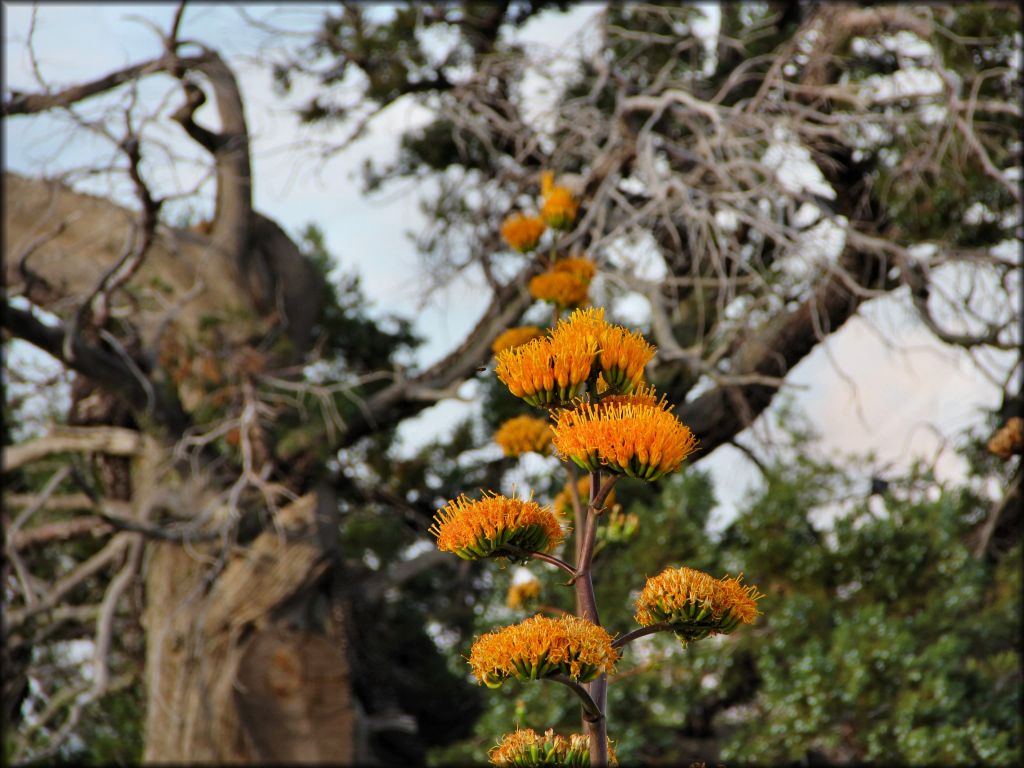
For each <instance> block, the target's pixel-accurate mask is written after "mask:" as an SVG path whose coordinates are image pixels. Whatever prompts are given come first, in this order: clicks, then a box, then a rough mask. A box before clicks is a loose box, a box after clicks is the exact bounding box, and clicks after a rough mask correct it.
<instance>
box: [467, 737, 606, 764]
mask: <svg viewBox="0 0 1024 768" xmlns="http://www.w3.org/2000/svg"><path fill="white" fill-rule="evenodd" d="M487 756H488V757H489V758H490V761H491V765H499V766H503V767H507V768H513V767H514V768H535V767H538V768H539V766H550V767H551V768H589V766H590V739H589V738H588V737H587V736H586V735H584V734H582V733H574V734H572V735H570V736H568V737H565V736H559V735H558V734H556V733H555V732H554V730H553V729H550V728H549V729H548V730H546V731H544V733H543V734H539V733H537V732H536V731H534V730H533V729H532V728H526V729H522V730H516V732H515V733H508V734H506V735H505V737H504V738H503V739H502V740H501V743H500V744H498V746H496V747H494V749H492V750H491V751H490V752H489V753H488V754H487ZM618 764H619V760H618V757H617V756H616V755H615V748H614V747H613V746H612V741H611V739H608V765H609V766H611V767H612V768H614V766H617V765H618Z"/></svg>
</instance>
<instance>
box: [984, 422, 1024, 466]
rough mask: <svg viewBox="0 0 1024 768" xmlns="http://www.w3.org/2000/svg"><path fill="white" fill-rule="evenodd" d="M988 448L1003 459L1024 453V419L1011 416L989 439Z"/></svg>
mask: <svg viewBox="0 0 1024 768" xmlns="http://www.w3.org/2000/svg"><path fill="white" fill-rule="evenodd" d="M988 450H989V452H990V453H993V454H995V455H996V456H998V457H999V458H1001V459H1009V458H1010V457H1011V456H1013V454H1015V453H1024V419H1022V418H1021V417H1020V416H1013V417H1011V418H1010V419H1009V420H1008V421H1007V422H1006V423H1005V424H1004V425H1003V426H1002V427H1001V428H1000V430H999V431H998V432H996V433H995V434H994V435H993V436H992V439H991V440H989V441H988Z"/></svg>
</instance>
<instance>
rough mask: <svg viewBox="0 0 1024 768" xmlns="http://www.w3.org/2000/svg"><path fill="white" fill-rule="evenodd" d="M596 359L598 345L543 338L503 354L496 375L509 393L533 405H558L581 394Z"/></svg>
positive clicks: (499, 356)
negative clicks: (580, 391)
mask: <svg viewBox="0 0 1024 768" xmlns="http://www.w3.org/2000/svg"><path fill="white" fill-rule="evenodd" d="M596 357H597V342H596V341H593V342H591V341H590V340H588V339H587V338H580V337H574V338H565V339H560V340H558V341H557V342H556V341H554V340H553V339H549V338H539V339H534V340H533V341H530V342H528V343H526V344H523V345H522V346H519V347H516V348H514V349H506V350H503V351H502V352H499V353H498V355H497V363H496V364H495V366H494V372H495V373H496V374H497V376H498V378H499V379H500V380H501V382H502V383H503V384H504V385H505V386H507V387H508V389H509V392H511V393H512V394H513V395H515V396H516V397H519V398H522V399H523V400H525V401H526V402H528V403H529V404H530V405H536V406H549V405H553V404H555V405H557V404H558V403H564V402H568V401H570V400H572V399H573V398H574V397H576V395H577V394H579V390H580V387H581V386H582V384H583V383H584V382H586V380H587V378H589V376H590V370H591V368H592V366H593V364H594V360H595V359H596Z"/></svg>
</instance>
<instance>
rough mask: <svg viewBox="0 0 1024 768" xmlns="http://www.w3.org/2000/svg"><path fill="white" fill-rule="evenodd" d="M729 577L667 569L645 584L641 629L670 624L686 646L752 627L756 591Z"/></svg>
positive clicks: (638, 609) (639, 601) (639, 619)
mask: <svg viewBox="0 0 1024 768" xmlns="http://www.w3.org/2000/svg"><path fill="white" fill-rule="evenodd" d="M742 578H743V575H742V574H740V576H739V577H737V578H735V579H730V578H728V577H726V578H724V579H716V578H714V577H713V576H710V575H709V574H706V573H704V572H703V571H698V570H695V569H693V568H686V567H683V568H666V569H665V570H664V571H662V572H661V573H660V574H658V575H657V576H653V577H651V578H649V579H648V580H647V583H646V584H644V588H643V591H641V592H640V595H639V597H637V600H636V621H637V623H638V624H640V625H641V626H645V627H646V626H648V625H650V624H657V623H658V622H662V621H667V622H671V624H672V629H673V630H674V631H675V633H676V636H677V637H679V638H680V639H681V640H683V642H689V641H691V640H700V639H701V638H704V637H707V636H708V635H712V634H723V635H724V634H728V633H729V632H732V631H733V630H734V629H735V628H736V626H737V625H738V624H739V623H740V622H743V623H744V624H753V623H754V618H755V617H756V616H757V614H758V610H757V600H760V599H761V598H762V597H764V595H762V594H760V593H758V591H757V587H754V586H750V585H743V584H741V583H740V580H741V579H742Z"/></svg>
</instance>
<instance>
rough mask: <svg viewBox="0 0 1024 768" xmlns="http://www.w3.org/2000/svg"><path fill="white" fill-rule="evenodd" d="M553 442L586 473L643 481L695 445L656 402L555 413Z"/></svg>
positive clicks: (678, 461) (671, 468) (672, 467)
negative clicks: (599, 471) (606, 472)
mask: <svg viewBox="0 0 1024 768" xmlns="http://www.w3.org/2000/svg"><path fill="white" fill-rule="evenodd" d="M552 431H553V432H554V433H555V440H554V445H555V448H556V449H557V450H558V452H559V454H561V455H562V457H563V458H568V459H572V461H573V462H574V463H575V464H576V465H577V466H579V467H581V468H582V469H585V470H587V471H588V472H594V471H596V470H599V469H604V470H606V471H609V472H613V473H615V474H620V475H628V476H629V477H636V478H641V479H643V480H656V479H657V478H659V477H661V476H662V475H664V474H665V473H666V472H674V471H675V470H676V469H678V468H679V465H680V464H682V463H683V460H684V459H685V458H686V457H687V456H689V455H690V454H691V453H693V452H694V450H696V448H697V439H696V438H695V437H694V436H693V433H692V432H690V430H689V428H688V427H686V426H684V425H683V424H682V423H681V422H680V421H679V419H677V418H676V417H675V415H674V414H673V413H671V407H670V406H666V403H665V401H664V399H662V401H661V403H659V404H658V405H643V404H632V403H610V404H604V403H600V404H598V405H593V404H591V403H583V404H581V405H580V406H579V407H577V408H576V409H575V410H572V411H562V412H561V413H560V414H559V415H558V420H557V424H556V426H555V427H554V428H553V430H552Z"/></svg>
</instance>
